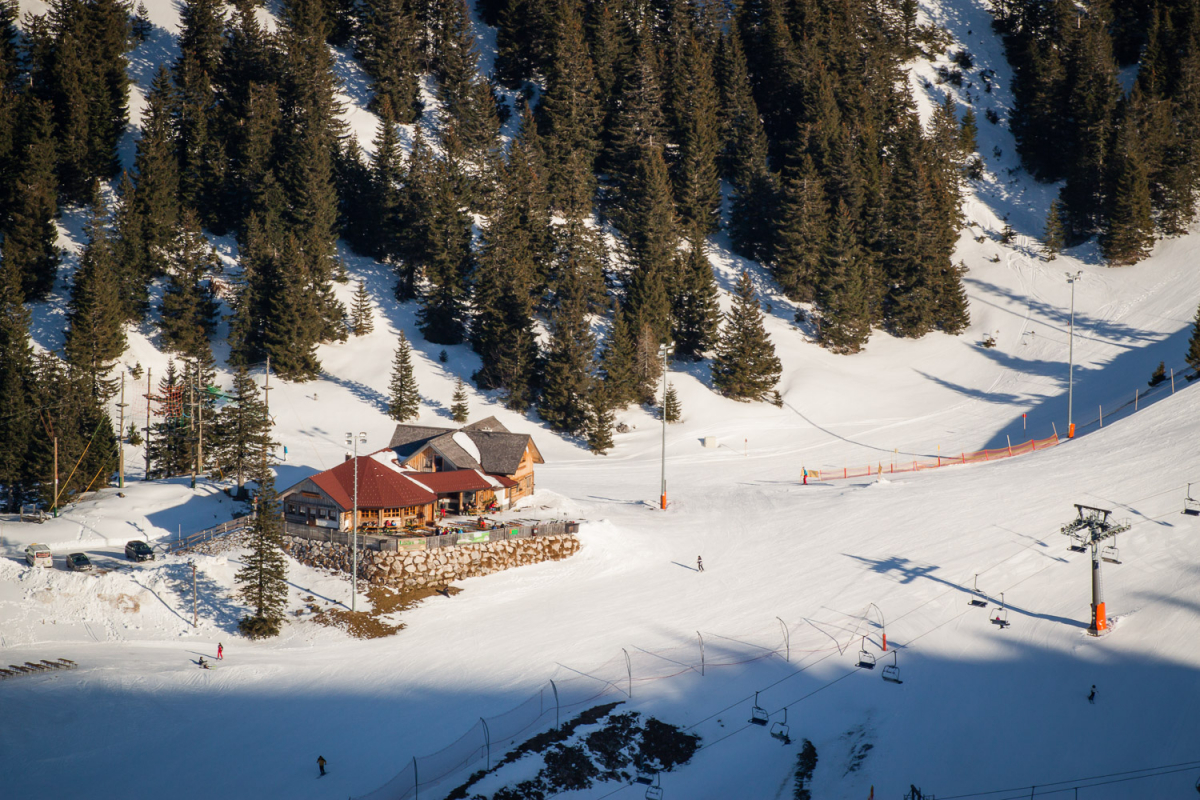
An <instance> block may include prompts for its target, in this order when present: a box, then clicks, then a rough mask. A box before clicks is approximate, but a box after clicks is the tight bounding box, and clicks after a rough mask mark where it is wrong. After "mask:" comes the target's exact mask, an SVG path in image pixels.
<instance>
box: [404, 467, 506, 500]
mask: <svg viewBox="0 0 1200 800" xmlns="http://www.w3.org/2000/svg"><path fill="white" fill-rule="evenodd" d="M413 480H416V481H420V483H421V484H422V485H423V486H428V487H429V488H430V489H432V490H433V491H435V492H437V493H438V494H450V493H453V492H479V491H483V490H484V489H493V488H496V487H494V486H493V485H492V484H491V483H489V482H488V480H487V478H485V477H483V475H482V474H481V473H479V472H477V471H475V470H473V469H454V470H446V471H445V472H415V473H413Z"/></svg>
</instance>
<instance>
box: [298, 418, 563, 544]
mask: <svg viewBox="0 0 1200 800" xmlns="http://www.w3.org/2000/svg"><path fill="white" fill-rule="evenodd" d="M544 463H545V460H544V459H543V458H542V455H541V453H540V452H538V449H537V446H536V445H535V444H534V443H533V438H532V437H530V436H529V435H528V434H518V433H512V432H510V431H508V430H507V429H506V428H505V427H504V426H503V425H502V424H500V422H499V421H498V420H496V419H495V418H494V417H488V418H487V419H484V420H480V421H479V422H476V423H474V424H472V425H468V426H466V427H464V428H459V429H455V428H438V427H428V426H422V425H397V426H396V431H395V433H394V434H393V435H392V441H391V443H390V444H389V445H388V447H386V448H384V449H383V450H379V451H378V452H375V453H371V454H370V455H365V456H359V457H358V458H357V459H354V458H347V459H346V461H344V462H343V463H341V464H339V465H337V466H336V467H334V468H333V469H328V470H325V471H324V472H318V473H317V474H316V475H312V476H310V477H308V478H305V479H304V480H302V481H300V482H299V483H297V484H296V485H295V486H292V487H290V488H288V489H287V490H285V491H284V492H283V493H282V494H281V495H280V501H281V502H282V503H283V512H284V518H285V519H286V520H287V521H289V522H292V523H297V524H301V525H311V526H315V527H325V528H334V529H338V530H350V529H351V528H352V526H353V524H354V518H353V517H352V515H351V513H350V512H351V510H352V509H353V507H354V476H355V472H356V471H357V473H358V525H359V527H360V528H368V529H370V528H390V527H397V528H404V527H412V526H418V525H430V524H433V523H434V522H435V521H436V519H437V516H438V514H439V511H441V510H445V511H448V512H451V513H462V514H477V513H481V512H483V511H487V510H490V509H504V508H508V507H509V506H510V505H511V504H512V503H513V502H514V501H515V500H517V499H519V498H521V497H525V496H527V495H530V494H532V493H533V491H534V473H533V467H534V464H544Z"/></svg>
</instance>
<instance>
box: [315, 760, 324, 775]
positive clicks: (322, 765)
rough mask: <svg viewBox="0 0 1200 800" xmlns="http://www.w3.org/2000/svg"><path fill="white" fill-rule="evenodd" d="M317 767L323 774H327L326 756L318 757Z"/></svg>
mask: <svg viewBox="0 0 1200 800" xmlns="http://www.w3.org/2000/svg"><path fill="white" fill-rule="evenodd" d="M317 766H318V767H320V768H321V774H322V775H324V774H325V756H317Z"/></svg>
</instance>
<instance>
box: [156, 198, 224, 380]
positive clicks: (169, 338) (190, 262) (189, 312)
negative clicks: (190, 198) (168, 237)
mask: <svg viewBox="0 0 1200 800" xmlns="http://www.w3.org/2000/svg"><path fill="white" fill-rule="evenodd" d="M167 264H168V266H167V288H166V291H165V292H164V293H163V300H162V309H161V311H162V318H161V319H162V321H161V323H160V328H161V330H162V334H163V339H164V341H165V342H166V344H167V347H168V348H169V349H171V350H174V351H175V352H177V353H181V354H183V355H185V356H187V357H188V358H193V359H194V358H202V357H204V356H206V355H209V356H211V353H212V350H211V347H210V345H209V342H208V340H209V337H211V336H212V335H213V333H214V332H215V330H216V316H217V301H216V298H215V297H214V296H213V289H212V283H211V281H206V279H207V278H209V276H210V274H211V273H214V272H217V271H219V270H220V261H219V260H218V259H217V254H216V253H215V252H214V251H213V249H212V245H210V244H209V243H208V239H207V238H205V236H204V233H203V232H202V231H201V230H200V222H199V220H198V219H197V218H196V214H195V213H194V212H192V211H191V210H188V211H185V212H184V213H183V217H182V219H181V220H180V223H179V231H178V233H177V234H176V237H175V241H174V242H173V243H172V245H171V249H170V251H169V253H168V255H167Z"/></svg>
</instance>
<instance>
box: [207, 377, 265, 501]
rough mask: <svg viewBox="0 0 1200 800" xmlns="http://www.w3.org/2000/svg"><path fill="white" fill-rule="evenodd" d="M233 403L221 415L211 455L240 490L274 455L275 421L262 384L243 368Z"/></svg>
mask: <svg viewBox="0 0 1200 800" xmlns="http://www.w3.org/2000/svg"><path fill="white" fill-rule="evenodd" d="M228 398H229V401H228V402H227V403H226V404H225V406H224V407H223V408H222V409H221V411H220V414H219V415H218V416H217V424H216V426H215V430H214V431H213V434H214V435H213V444H212V445H210V448H211V449H210V455H211V457H212V462H213V465H214V466H215V468H216V469H217V470H219V471H220V472H221V473H222V474H224V475H229V476H232V477H233V478H234V480H235V481H236V482H237V486H238V489H239V490H240V489H241V488H242V486H243V485H244V484H245V483H246V480H247V479H251V478H253V477H255V476H257V475H259V473H260V470H261V467H260V465H261V464H262V463H263V462H264V461H265V460H266V457H267V454H268V453H269V452H270V449H271V446H272V442H271V420H270V418H269V417H268V416H267V407H266V403H265V402H264V401H263V398H262V393H261V392H260V391H259V389H258V384H257V383H255V382H254V378H253V377H252V376H251V375H250V373H249V372H248V371H247V370H246V368H245V367H240V368H239V369H238V371H237V372H235V373H234V376H233V386H232V388H231V389H230V392H229V396H228Z"/></svg>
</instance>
